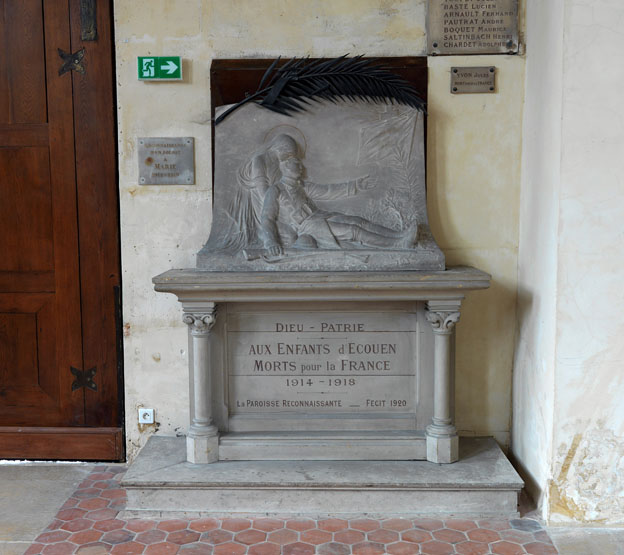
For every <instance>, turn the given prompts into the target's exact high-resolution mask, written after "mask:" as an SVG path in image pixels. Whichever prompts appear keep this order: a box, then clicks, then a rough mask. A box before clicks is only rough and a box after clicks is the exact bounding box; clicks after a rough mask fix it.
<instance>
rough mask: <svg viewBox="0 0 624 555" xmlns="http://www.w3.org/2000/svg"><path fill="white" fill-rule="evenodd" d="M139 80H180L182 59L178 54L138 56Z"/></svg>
mask: <svg viewBox="0 0 624 555" xmlns="http://www.w3.org/2000/svg"><path fill="white" fill-rule="evenodd" d="M138 61H139V67H138V69H139V79H140V80H141V81H180V80H181V79H182V59H181V58H180V56H139V57H138Z"/></svg>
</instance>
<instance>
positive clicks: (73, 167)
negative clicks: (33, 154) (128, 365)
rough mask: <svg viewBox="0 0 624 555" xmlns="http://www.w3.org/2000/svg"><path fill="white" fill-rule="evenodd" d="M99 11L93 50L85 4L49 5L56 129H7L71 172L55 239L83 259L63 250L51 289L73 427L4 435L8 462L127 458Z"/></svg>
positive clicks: (106, 46)
mask: <svg viewBox="0 0 624 555" xmlns="http://www.w3.org/2000/svg"><path fill="white" fill-rule="evenodd" d="M8 1H19V0H8ZM96 5H97V34H98V37H97V39H96V40H95V41H84V42H83V41H82V40H81V29H80V27H81V25H80V0H43V12H44V17H43V21H44V30H43V32H44V34H45V37H46V40H45V60H46V68H47V69H46V85H47V87H48V91H49V92H48V98H52V97H54V98H55V99H60V100H59V101H57V102H48V108H47V110H48V124H41V125H38V124H34V125H22V126H21V127H19V129H18V128H16V127H15V126H12V128H11V129H9V128H8V127H7V128H6V129H4V130H3V128H2V126H1V125H0V138H4V139H6V141H5V142H4V146H7V145H8V146H10V143H11V142H13V143H15V142H16V141H17V144H16V145H15V146H31V145H38V144H41V145H42V146H44V145H45V146H47V145H48V144H49V146H50V159H51V160H53V162H54V164H55V166H56V167H59V168H61V167H62V168H63V171H62V172H60V171H59V172H54V171H52V172H51V180H52V187H53V188H54V187H56V188H57V189H58V190H64V191H65V196H64V197H63V198H69V199H72V198H73V199H74V200H73V201H70V202H56V203H54V204H53V216H52V217H53V223H54V233H55V236H56V237H57V238H58V239H59V240H60V241H62V242H63V244H67V242H72V241H73V242H77V245H75V247H76V248H75V249H74V250H75V252H77V253H79V257H78V256H69V257H68V256H67V255H66V254H63V253H61V252H60V249H59V252H58V253H57V252H56V251H55V261H54V267H55V275H56V278H55V280H56V281H55V283H54V284H52V285H51V287H53V289H52V290H55V291H60V299H59V304H58V305H57V306H60V307H61V308H62V310H60V311H59V314H58V317H57V319H56V333H55V337H54V341H55V343H56V346H57V353H58V355H57V356H56V365H57V371H58V376H57V382H56V383H55V384H54V387H58V388H61V389H62V390H63V391H64V392H65V393H63V396H62V398H63V399H65V400H64V401H62V404H61V405H60V413H59V415H64V416H62V417H61V416H59V417H61V420H62V421H63V425H62V426H58V425H54V424H52V421H50V423H49V424H47V425H46V424H45V420H44V419H42V418H40V419H37V418H34V419H33V425H28V426H21V425H19V424H18V423H17V422H16V423H13V424H11V425H4V426H0V458H3V457H4V458H27V459H28V458H38V459H73V460H123V458H124V456H125V454H124V441H123V439H124V438H123V393H124V391H123V377H122V376H123V373H122V370H123V368H122V364H123V358H122V350H121V348H120V347H121V335H120V331H121V303H120V268H121V266H120V245H119V202H118V186H117V184H118V172H117V134H116V104H115V96H114V83H115V79H114V65H113V62H114V41H113V36H112V30H113V17H112V0H99V1H98V2H97V3H96ZM58 48H61V49H63V50H64V51H65V52H76V51H78V50H80V49H81V48H84V49H85V56H84V58H83V65H84V67H85V70H86V71H85V73H84V74H79V73H76V72H71V73H66V74H64V75H61V76H59V75H58V72H57V70H58V68H59V67H60V65H61V64H62V60H61V59H60V57H59V54H58V51H57V49H58ZM72 121H73V126H72V124H71V122H72ZM67 122H69V124H68V123H67ZM74 153H75V158H74ZM55 174H56V175H55ZM67 176H73V177H74V179H72V178H68V177H67ZM70 189H73V190H70ZM44 277H45V276H44ZM42 279H43V278H42ZM78 281H79V283H78ZM1 286H2V283H0V290H2V287H1ZM33 290H36V289H33ZM44 290H46V289H44ZM1 295H5V294H4V293H2V294H0V296H1ZM29 298H34V295H33V296H31V297H29ZM72 307H73V308H72ZM68 330H72V331H71V333H67V331H68ZM71 366H73V367H75V368H79V369H84V370H87V369H90V368H96V375H95V377H94V381H95V383H96V386H97V390H91V389H88V388H80V389H77V390H75V391H74V390H73V389H72V383H73V381H74V380H75V376H74V375H73V374H72V373H71V372H70V367H71ZM0 400H1V399H0ZM33 409H34V410H33V412H34V413H36V412H37V408H36V407H33ZM39 412H41V415H40V416H41V417H43V416H44V415H45V412H42V411H41V410H39ZM59 417H56V419H57V420H59ZM40 422H42V423H40ZM5 423H6V421H5Z"/></svg>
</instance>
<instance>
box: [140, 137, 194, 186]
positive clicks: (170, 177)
mask: <svg viewBox="0 0 624 555" xmlns="http://www.w3.org/2000/svg"><path fill="white" fill-rule="evenodd" d="M194 145H195V139H193V137H139V138H138V139H137V146H138V152H139V184H140V185H192V184H193V183H195V156H194Z"/></svg>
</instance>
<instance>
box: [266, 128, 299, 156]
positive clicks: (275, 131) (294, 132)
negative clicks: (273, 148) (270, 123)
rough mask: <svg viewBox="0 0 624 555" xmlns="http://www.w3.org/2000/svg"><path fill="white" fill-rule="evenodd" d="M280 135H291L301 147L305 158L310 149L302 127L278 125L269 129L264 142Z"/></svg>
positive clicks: (267, 142) (268, 141)
mask: <svg viewBox="0 0 624 555" xmlns="http://www.w3.org/2000/svg"><path fill="white" fill-rule="evenodd" d="M278 135H289V136H290V137H292V138H293V139H294V140H295V141H296V143H297V144H298V145H299V148H300V149H301V152H300V155H301V158H305V153H306V150H307V149H308V142H307V141H306V138H305V135H304V134H303V132H302V131H301V129H299V128H298V127H295V126H294V125H287V124H281V125H276V126H275V127H273V128H272V129H269V130H268V131H267V132H266V134H265V135H264V139H263V142H264V144H265V145H266V144H269V143H270V142H271V141H272V140H273V139H274V138H275V137H277V136H278Z"/></svg>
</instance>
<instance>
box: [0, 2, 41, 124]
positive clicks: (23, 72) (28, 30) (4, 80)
mask: <svg viewBox="0 0 624 555" xmlns="http://www.w3.org/2000/svg"><path fill="white" fill-rule="evenodd" d="M0 14H1V15H2V17H1V18H0V41H2V45H1V48H0V67H3V68H6V71H3V72H2V74H1V75H0V123H43V122H45V121H47V109H46V104H47V102H46V87H45V63H44V56H45V54H44V36H43V11H42V8H41V0H21V1H19V2H15V1H13V0H0Z"/></svg>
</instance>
